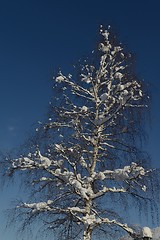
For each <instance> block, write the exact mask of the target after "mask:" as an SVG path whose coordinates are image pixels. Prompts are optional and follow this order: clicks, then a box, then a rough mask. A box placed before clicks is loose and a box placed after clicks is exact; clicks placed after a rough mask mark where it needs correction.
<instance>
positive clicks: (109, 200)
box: [8, 27, 151, 240]
mask: <svg viewBox="0 0 160 240" xmlns="http://www.w3.org/2000/svg"><path fill="white" fill-rule="evenodd" d="M93 55H94V57H95V58H93V59H94V60H92V57H91V60H90V59H87V60H85V61H84V62H82V63H81V62H80V63H79V66H78V70H77V71H76V74H73V75H71V74H68V75H66V74H64V73H63V72H62V71H59V72H58V74H57V76H56V77H54V85H53V92H54V96H53V99H52V101H51V103H50V105H51V111H50V116H49V118H48V121H47V122H46V123H44V124H41V125H40V127H39V128H37V129H36V131H37V134H39V136H41V137H42V132H43V134H44V133H45V134H46V135H47V138H44V137H42V138H41V137H39V138H38V137H37V139H38V140H37V143H36V145H34V146H32V150H31V151H29V153H28V154H25V155H22V156H20V157H18V158H16V159H14V160H11V161H10V163H11V164H10V165H9V170H8V174H9V176H12V175H13V174H14V173H16V172H22V173H24V174H25V173H26V174H28V175H25V176H28V177H27V181H29V183H30V188H31V190H33V191H34V198H33V199H32V198H30V199H29V200H28V202H20V203H19V204H18V205H17V207H16V211H17V212H18V215H19V212H21V213H23V216H25V219H24V221H28V222H29V221H30V220H31V219H39V220H42V224H43V225H45V226H48V228H49V229H53V230H55V231H57V232H60V233H61V239H68V240H69V239H83V240H91V239H94V234H96V233H98V234H99V233H104V234H108V238H107V239H109V238H111V236H112V235H111V236H110V233H111V232H116V231H117V230H118V229H121V230H122V231H125V232H127V233H128V234H129V235H130V236H131V237H132V238H133V239H134V238H136V239H141V237H140V236H139V235H138V233H137V232H136V231H135V230H134V228H132V225H130V224H128V225H127V223H126V222H125V220H123V219H122V217H120V216H119V214H118V208H119V206H120V205H121V207H122V208H123V207H124V208H125V206H127V202H129V203H130V202H131V201H132V200H133V202H138V203H139V202H142V204H143V203H144V201H147V199H148V200H149V202H150V199H149V190H150V187H151V184H150V181H147V179H149V175H150V173H151V170H150V169H148V168H147V163H146V162H147V160H146V155H145V154H144V153H143V152H142V151H141V150H140V143H141V140H142V138H141V137H142V135H143V125H144V120H145V119H144V111H145V109H146V108H147V104H148V94H147V92H146V90H145V87H144V83H143V82H142V81H139V80H138V78H137V77H136V75H135V73H134V69H133V64H132V55H131V54H130V53H127V52H126V51H125V49H124V48H123V47H122V44H119V43H118V41H117V40H116V38H115V36H114V35H113V34H112V33H111V31H110V29H109V28H108V29H107V30H103V28H102V27H101V28H100V43H99V45H98V50H97V51H95V52H93ZM24 226H25V225H24Z"/></svg>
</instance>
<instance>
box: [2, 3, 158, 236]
mask: <svg viewBox="0 0 160 240" xmlns="http://www.w3.org/2000/svg"><path fill="white" fill-rule="evenodd" d="M159 9H160V3H159V1H158V0H157V1H156V0H152V1H151V0H134V1H128V0H121V1H119V0H112V1H111V0H110V1H108V0H97V1H96V0H81V1H76V0H74V1H73V0H68V1H66V0H43V1H42V0H27V1H26V0H21V1H20V0H14V1H13V0H5V1H3V0H0V109H1V118H0V151H5V150H11V149H12V148H14V147H18V146H19V145H20V144H21V143H23V142H24V140H25V139H26V138H27V136H28V134H29V133H30V130H31V129H32V128H33V125H34V124H35V123H36V122H37V121H38V120H41V119H43V118H44V116H45V113H46V112H47V107H48V102H49V100H50V98H51V94H52V89H51V87H52V76H53V75H54V73H55V72H56V70H57V69H58V68H59V67H61V69H63V70H64V72H66V73H69V72H70V69H71V66H72V64H74V63H75V62H76V61H78V59H79V58H81V57H83V56H87V55H88V54H89V53H90V52H91V51H92V49H93V48H94V47H95V46H96V42H97V36H98V28H99V25H100V24H103V25H104V26H107V25H112V27H113V29H114V31H115V32H117V34H118V36H119V39H120V41H121V42H122V43H124V45H126V46H127V48H128V49H129V50H131V51H132V52H133V53H134V54H135V58H136V70H137V74H138V76H139V77H140V78H142V79H144V80H145V81H148V82H150V83H151V92H152V98H153V100H152V102H153V104H152V114H151V119H152V122H151V125H152V128H151V130H150V131H149V132H148V135H149V141H148V145H147V147H148V150H149V152H150V153H151V156H152V159H153V165H154V166H156V167H160V160H159V148H160V124H159V122H160V109H159V105H160V80H159V76H160V14H159ZM12 193H13V191H11V192H10V193H9V192H8V191H4V192H3V193H2V196H1V198H0V205H1V208H2V209H5V208H7V207H8V206H9V205H8V204H9V201H10V200H11V199H13V198H14V197H13V195H12ZM1 216H2V213H1V214H0V219H1V220H0V221H1V222H3V217H1ZM2 228H3V224H2V225H1V228H0V239H1V240H22V239H17V238H16V236H14V235H13V234H11V233H4V231H2V230H1V229H2ZM1 235H2V236H1Z"/></svg>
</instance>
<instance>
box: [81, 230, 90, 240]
mask: <svg viewBox="0 0 160 240" xmlns="http://www.w3.org/2000/svg"><path fill="white" fill-rule="evenodd" d="M91 235H92V228H90V227H87V229H86V230H85V231H84V234H83V240H91Z"/></svg>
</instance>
